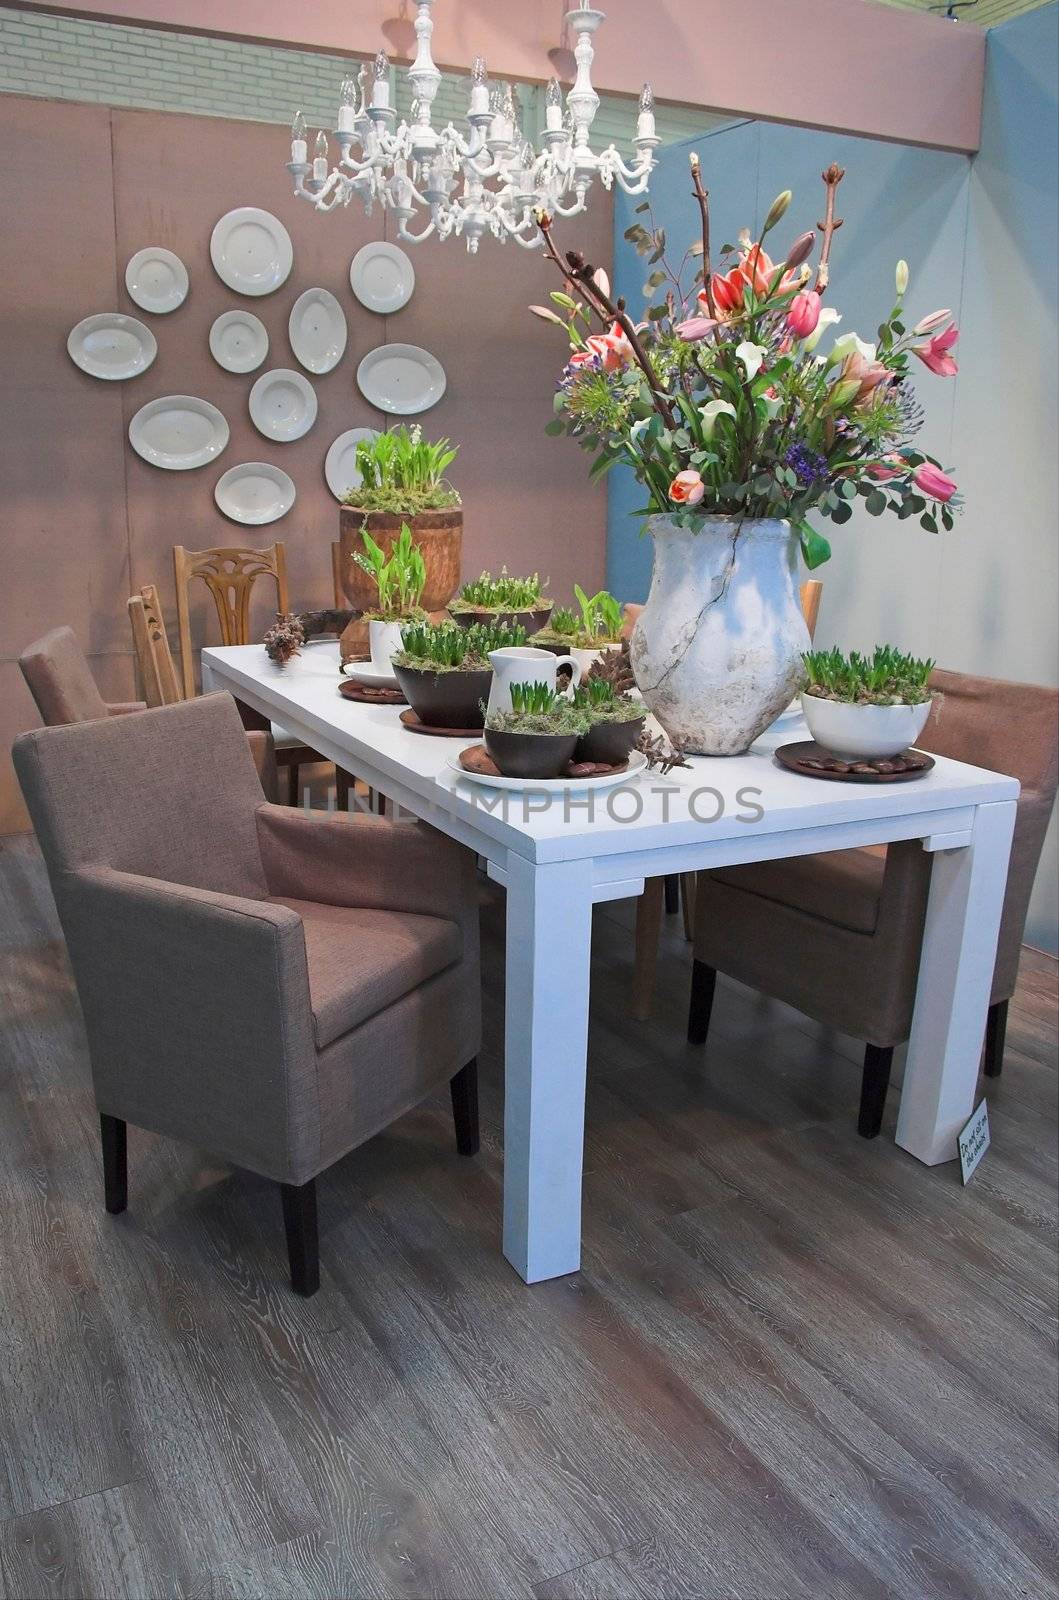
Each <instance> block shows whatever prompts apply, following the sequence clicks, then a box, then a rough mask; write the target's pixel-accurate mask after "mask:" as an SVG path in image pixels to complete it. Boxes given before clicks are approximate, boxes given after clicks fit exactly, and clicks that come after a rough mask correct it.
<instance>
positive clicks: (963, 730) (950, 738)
mask: <svg viewBox="0 0 1059 1600" xmlns="http://www.w3.org/2000/svg"><path fill="white" fill-rule="evenodd" d="M930 683H931V688H932V689H935V690H936V691H937V693H938V696H939V698H938V699H937V700H936V701H935V703H934V706H933V709H932V710H931V713H930V720H929V721H928V722H927V726H926V728H925V729H924V731H923V735H922V737H921V738H920V740H919V744H920V745H921V746H922V747H923V749H924V750H932V751H933V752H934V753H935V754H936V755H942V756H951V757H952V758H953V760H956V761H968V762H970V763H971V764H972V765H973V766H976V767H988V768H989V769H990V771H992V772H1004V773H1007V774H1008V775H1009V776H1010V777H1012V778H1017V779H1018V780H1019V782H1020V784H1021V785H1022V793H1021V794H1020V796H1019V804H1018V816H1017V818H1016V822H1015V837H1014V840H1013V841H1012V846H1011V863H1010V866H1009V868H1008V886H1007V893H1006V896H1005V899H1004V915H1003V920H1002V922H1001V926H1000V940H999V943H998V946H997V961H996V971H995V974H994V978H993V996H992V998H993V999H994V1000H1006V999H1009V998H1010V996H1011V994H1012V993H1013V992H1014V988H1015V978H1016V976H1017V973H1018V959H1019V947H1020V946H1021V944H1022V935H1023V932H1024V930H1025V926H1026V912H1027V909H1028V907H1029V901H1030V894H1031V892H1032V890H1033V880H1034V877H1035V876H1036V873H1037V867H1038V865H1039V863H1040V858H1041V850H1042V849H1043V847H1044V836H1045V833H1046V832H1047V830H1048V822H1049V818H1050V817H1051V813H1052V807H1053V805H1054V803H1055V794H1056V788H1057V785H1059V689H1046V688H1043V687H1042V686H1041V685H1040V684H1035V683H1008V682H1006V681H1004V680H1003V679H1000V678H973V677H970V676H969V675H968V674H966V673H963V672H943V671H940V670H939V671H936V672H934V673H933V675H932V677H931V680H930Z"/></svg>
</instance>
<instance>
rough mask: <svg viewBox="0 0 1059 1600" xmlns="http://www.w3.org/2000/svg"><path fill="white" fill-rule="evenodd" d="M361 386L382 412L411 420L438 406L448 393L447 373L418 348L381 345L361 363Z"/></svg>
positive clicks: (358, 369) (363, 392)
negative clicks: (413, 416) (417, 413)
mask: <svg viewBox="0 0 1059 1600" xmlns="http://www.w3.org/2000/svg"><path fill="white" fill-rule="evenodd" d="M357 383H358V385H359V387H360V392H361V394H362V395H363V396H364V398H365V400H370V401H371V404H372V405H373V406H378V408H379V410H380V411H389V412H391V413H392V414H393V415H394V416H397V417H410V416H412V415H413V414H414V413H415V412H417V411H429V410H430V408H431V406H436V405H437V403H438V401H439V400H440V399H441V397H442V395H443V394H444V393H445V369H444V367H443V366H442V365H441V362H440V361H439V360H438V359H437V357H436V356H432V355H431V354H430V351H429V350H421V349H420V347H419V345H417V344H381V345H379V347H378V349H376V350H369V351H368V354H367V355H366V356H365V357H364V359H363V361H362V362H361V363H360V366H359V367H358V368H357Z"/></svg>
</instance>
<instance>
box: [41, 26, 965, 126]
mask: <svg viewBox="0 0 1059 1600" xmlns="http://www.w3.org/2000/svg"><path fill="white" fill-rule="evenodd" d="M22 3H26V0H22ZM573 3H574V0H518V4H517V6H516V5H515V4H513V3H512V0H507V3H505V4H500V3H498V0H439V3H438V5H437V7H436V15H435V34H434V39H435V50H434V55H435V59H436V60H437V62H438V64H439V65H440V66H445V67H451V68H464V69H466V68H467V67H469V66H470V63H471V59H472V57H473V56H474V55H475V54H477V53H479V52H480V53H482V54H484V56H485V57H486V60H487V61H488V63H489V66H490V68H491V69H492V71H493V72H494V73H503V74H506V75H507V76H510V77H522V78H535V79H538V80H543V79H546V78H547V77H549V76H550V75H551V73H552V72H553V71H555V70H558V71H559V73H560V75H561V76H564V77H567V76H569V75H570V74H571V71H572V69H571V65H570V58H569V54H568V52H567V53H566V54H565V56H564V55H563V54H562V53H561V52H559V51H557V49H556V47H557V46H559V45H560V44H561V43H563V42H568V41H563V40H562V37H561V36H562V27H563V21H562V19H563V13H564V12H565V11H566V10H567V9H568V8H569V6H570V5H573ZM29 6H30V9H34V10H42V11H69V12H73V13H75V14H77V15H79V16H94V17H102V18H106V19H109V20H111V21H115V20H120V21H123V22H137V23H144V24H147V25H153V26H156V27H172V28H184V29H189V30H190V31H192V32H200V33H222V34H225V35H227V36H229V37H237V38H249V39H259V40H267V41H270V42H275V43H280V44H286V45H295V46H304V47H305V48H306V49H312V50H327V51H335V52H339V53H342V52H346V51H348V52H350V53H357V54H371V53H373V52H374V51H376V50H377V49H378V48H379V47H380V45H381V46H383V47H384V48H385V49H387V50H388V51H389V52H390V53H391V55H393V56H395V57H397V58H399V59H404V60H407V59H409V58H410V57H411V55H412V54H413V53H414V43H415V40H414V34H413V30H412V22H411V18H412V17H413V16H414V14H415V8H414V6H413V5H412V4H411V3H410V0H400V3H399V4H398V3H395V0H357V4H356V5H350V4H349V0H311V3H306V4H301V5H292V4H291V3H290V0H227V4H225V5H224V6H218V5H217V4H216V0H104V3H103V4H101V5H85V4H83V3H81V4H75V5H56V4H54V3H52V0H45V3H43V4H37V3H36V0H29ZM604 9H605V10H606V12H607V19H608V20H607V24H606V26H605V28H604V30H603V32H602V35H601V37H600V40H599V52H598V55H597V58H596V67H595V69H594V76H595V81H596V86H597V88H600V89H608V90H611V91H613V92H615V93H626V94H636V93H638V92H639V89H640V85H641V83H642V82H643V80H644V79H645V78H647V79H649V80H650V81H651V82H652V83H653V84H654V87H655V92H656V93H657V94H658V95H660V96H661V97H662V98H664V99H667V100H674V101H682V102H684V103H686V104H688V105H701V106H705V107H708V108H710V109H711V110H716V111H725V112H731V113H732V114H733V115H739V116H750V117H762V118H765V119H768V120H772V121H777V122H780V121H782V122H793V123H801V124H805V125H806V126H809V127H819V128H829V129H835V130H838V131H841V132H846V133H860V134H867V135H869V136H871V137H875V138H882V139H898V140H900V141H902V142H903V143H905V144H925V145H936V146H937V147H938V148H939V149H944V150H964V151H968V150H975V149H977V148H978V140H979V131H980V124H981V107H982V84H983V77H984V72H985V34H984V32H983V31H982V30H981V29H980V28H976V27H975V26H974V25H973V24H972V23H968V22H962V23H961V24H960V26H959V27H953V26H952V24H951V23H950V22H947V21H945V20H944V19H942V18H940V17H934V16H928V15H925V14H924V13H923V12H920V11H912V10H905V9H899V8H895V7H893V6H882V5H877V4H875V3H874V0H739V3H738V4H735V5H733V4H732V3H731V0H651V3H650V4H649V5H645V4H644V0H606V3H605V5H604ZM395 13H396V14H395ZM513 15H514V16H517V19H518V20H517V26H512V16H513Z"/></svg>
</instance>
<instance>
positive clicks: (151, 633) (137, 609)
mask: <svg viewBox="0 0 1059 1600" xmlns="http://www.w3.org/2000/svg"><path fill="white" fill-rule="evenodd" d="M129 621H130V622H131V624H132V642H133V644H134V646H135V647H136V659H137V662H138V663H139V668H140V681H141V682H142V684H143V697H144V699H145V700H146V701H147V704H148V706H175V705H176V704H177V702H178V701H180V700H183V699H184V698H185V696H184V691H183V689H182V688H181V686H180V679H179V678H178V677H177V670H176V662H175V661H174V660H173V652H172V650H170V648H169V636H168V634H167V633H166V631H165V620H164V618H163V616H162V607H161V605H160V604H159V600H158V590H157V589H156V588H155V586H154V584H153V583H145V584H144V586H143V588H142V589H141V590H140V592H139V593H138V594H134V595H130V596H129Z"/></svg>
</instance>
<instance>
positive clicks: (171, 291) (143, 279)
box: [125, 244, 188, 317]
mask: <svg viewBox="0 0 1059 1600" xmlns="http://www.w3.org/2000/svg"><path fill="white" fill-rule="evenodd" d="M125 287H126V289H128V291H129V295H130V297H131V298H132V299H133V300H135V302H136V304H137V305H138V306H141V307H142V308H143V310H144V311H153V312H154V314H155V316H157V317H160V316H163V315H164V314H165V313H166V312H167V311H175V310H176V308H177V306H182V305H183V304H184V301H185V300H186V299H187V297H188V269H187V267H185V265H184V263H183V262H182V261H181V259H180V257H179V256H175V255H174V254H173V252H172V250H164V249H163V248H162V246H161V245H160V244H149V245H148V246H147V248H146V250H137V252H136V254H135V255H134V256H132V257H131V258H130V260H129V264H128V266H127V267H126V268H125Z"/></svg>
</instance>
